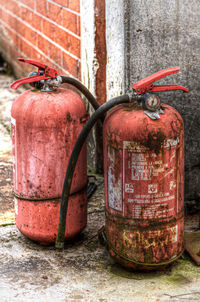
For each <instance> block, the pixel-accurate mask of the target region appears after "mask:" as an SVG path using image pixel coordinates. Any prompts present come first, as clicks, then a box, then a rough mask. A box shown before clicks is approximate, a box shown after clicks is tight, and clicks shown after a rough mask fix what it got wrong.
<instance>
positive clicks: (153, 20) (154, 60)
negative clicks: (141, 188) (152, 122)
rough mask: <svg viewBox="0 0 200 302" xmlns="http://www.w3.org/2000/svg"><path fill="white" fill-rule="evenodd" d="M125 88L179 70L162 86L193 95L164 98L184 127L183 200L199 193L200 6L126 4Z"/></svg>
mask: <svg viewBox="0 0 200 302" xmlns="http://www.w3.org/2000/svg"><path fill="white" fill-rule="evenodd" d="M124 30H125V34H124V36H125V38H124V45H125V51H124V53H125V72H126V74H125V85H124V86H125V87H126V89H127V88H129V87H130V85H132V83H134V82H135V81H138V80H139V79H142V78H143V77H146V76H147V75H150V74H152V73H154V72H156V71H158V70H161V69H164V68H167V67H172V66H179V67H180V70H181V72H180V73H179V74H176V75H173V76H168V77H167V78H165V79H164V80H163V81H160V83H166V84H167V83H168V84H170V83H172V84H175V83H179V84H182V85H183V86H186V87H188V88H189V90H190V93H189V94H184V93H182V92H169V93H162V95H161V94H160V96H162V101H163V102H166V103H168V104H171V105H172V106H174V107H175V108H176V109H177V110H178V111H179V112H180V113H181V114H182V117H183V119H184V122H185V172H186V173H185V182H186V186H185V195H186V199H188V200H189V199H194V198H199V197H200V195H199V192H200V79H199V72H200V2H199V0H168V1H166V0H153V1H152V0H135V1H129V0H124Z"/></svg>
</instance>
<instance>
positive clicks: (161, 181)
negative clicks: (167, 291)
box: [104, 67, 188, 269]
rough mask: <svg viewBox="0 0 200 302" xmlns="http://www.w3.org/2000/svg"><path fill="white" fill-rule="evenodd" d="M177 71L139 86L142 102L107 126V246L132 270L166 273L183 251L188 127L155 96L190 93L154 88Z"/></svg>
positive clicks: (120, 110)
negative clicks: (165, 269)
mask: <svg viewBox="0 0 200 302" xmlns="http://www.w3.org/2000/svg"><path fill="white" fill-rule="evenodd" d="M178 71H179V68H178V67H174V68H169V69H166V70H163V71H160V72H158V73H155V74H153V75H151V76H149V77H147V78H145V79H143V80H141V81H139V82H137V83H135V84H134V85H133V90H134V91H135V92H136V93H137V95H142V96H143V100H142V102H139V103H138V102H135V103H132V104H130V105H123V106H118V107H117V108H115V109H114V110H112V111H111V112H110V113H109V114H108V116H107V117H106V120H105V123H104V168H105V202H106V226H105V232H106V238H107V244H108V249H109V252H110V254H111V256H113V257H114V258H115V259H116V260H117V261H119V262H120V263H122V264H123V265H124V266H127V267H129V268H135V269H154V268H159V267H163V266H164V265H167V264H169V263H170V262H173V261H174V260H176V259H177V258H178V257H180V255H181V254H182V251H183V244H184V125H183V120H182V118H181V116H180V114H179V113H178V112H177V111H176V110H175V109H174V108H172V107H170V106H168V105H165V104H161V102H160V98H159V97H158V95H156V94H153V93H154V92H157V91H167V90H177V89H180V90H183V91H185V92H187V91H188V89H186V88H184V87H182V86H179V85H159V86H156V85H154V82H155V81H157V80H159V79H161V78H163V77H165V76H167V75H170V74H173V73H176V72H178Z"/></svg>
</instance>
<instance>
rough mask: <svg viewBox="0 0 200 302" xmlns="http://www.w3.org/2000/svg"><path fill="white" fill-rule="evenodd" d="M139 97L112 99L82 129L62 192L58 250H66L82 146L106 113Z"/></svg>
mask: <svg viewBox="0 0 200 302" xmlns="http://www.w3.org/2000/svg"><path fill="white" fill-rule="evenodd" d="M137 99H138V97H137V96H133V95H129V94H125V95H122V96H119V97H116V98H113V99H111V100H110V101H108V102H107V103H105V104H103V105H102V106H100V107H99V108H98V109H97V110H96V111H95V112H94V113H93V115H92V116H91V118H90V119H89V120H88V121H87V123H86V125H85V126H84V128H83V129H82V131H81V133H80V135H79V137H78V139H77V141H76V144H75V146H74V148H73V151H72V154H71V157H70V159H69V163H68V167H67V171H66V175H65V181H64V185H63V191H62V199H61V204H60V217H59V227H58V233H57V238H56V244H55V246H56V248H58V249H62V248H64V241H65V227H66V215H67V209H68V202H69V195H70V188H71V183H72V178H73V174H74V170H75V167H76V163H77V160H78V157H79V154H80V152H81V149H82V146H83V144H84V142H85V140H86V138H87V136H88V134H89V132H90V130H91V129H92V127H93V126H94V124H95V123H96V122H97V120H98V119H100V118H102V117H103V116H104V115H105V113H106V112H107V111H108V110H109V109H111V108H112V107H114V106H116V105H119V104H123V103H129V102H130V101H132V100H137Z"/></svg>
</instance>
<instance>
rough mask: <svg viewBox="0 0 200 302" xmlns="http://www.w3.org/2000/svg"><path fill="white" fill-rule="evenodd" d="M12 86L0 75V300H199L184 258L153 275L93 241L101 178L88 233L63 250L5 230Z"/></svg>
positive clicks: (199, 279) (195, 270) (100, 214)
mask: <svg viewBox="0 0 200 302" xmlns="http://www.w3.org/2000/svg"><path fill="white" fill-rule="evenodd" d="M10 82H12V78H11V77H8V76H0V87H1V88H0V121H1V122H0V146H1V150H0V160H1V161H0V170H1V174H0V188H1V191H0V222H1V227H0V301H1V302H10V301H11V302H12V301H17V302H21V301H22V302H23V301H34V302H37V301H38V302H39V301H44V302H45V301H58V302H60V301H66V302H72V301H73V302H75V301H80V302H85V301H92V302H93V301H99V302H100V301H101V302H103V301H104V302H112V301H113V302H114V301H122V302H129V301H130V302H132V301H136V302H140V301H142V302H145V301H148V302H149V301H155V302H160V301H161V302H162V301H171V302H175V301H191V302H192V301H200V268H199V267H197V266H195V264H194V263H193V262H192V261H191V260H190V258H189V257H188V255H187V254H184V255H183V257H182V258H180V259H179V260H178V261H176V262H175V263H174V264H173V265H171V266H170V267H169V268H168V269H166V270H164V271H161V272H151V273H141V272H129V271H126V270H125V269H123V268H122V267H120V266H119V265H118V264H116V263H115V262H114V261H113V260H112V259H111V258H110V257H109V255H108V253H107V251H106V250H105V248H104V247H102V246H101V245H100V244H99V242H98V238H97V231H98V229H99V228H100V227H101V226H102V225H103V224H104V211H103V209H104V195H103V194H104V193H103V184H102V181H103V178H101V177H99V178H98V182H99V186H98V190H97V191H96V192H95V194H94V195H93V196H92V198H91V199H90V201H89V205H88V225H87V228H86V229H85V230H84V232H83V233H82V234H81V235H80V236H79V237H78V238H76V240H74V241H72V242H68V243H66V245H65V249H64V250H63V251H57V250H56V249H55V248H54V246H49V247H44V246H40V245H38V244H37V243H35V242H32V241H30V240H29V239H27V238H25V237H24V236H23V235H22V234H21V233H20V232H19V231H18V230H17V228H16V226H15V225H7V224H8V223H9V222H11V223H12V222H14V220H13V217H14V209H13V201H12V163H11V143H10V135H9V128H10V118H9V117H10V106H11V104H12V101H13V99H14V98H15V97H16V95H18V92H13V91H12V90H10V89H9V84H10ZM20 92H21V91H20ZM193 220H194V222H193V223H194V225H193V227H195V223H196V220H195V219H193ZM3 225H4V226H3ZM5 225H6V226H5Z"/></svg>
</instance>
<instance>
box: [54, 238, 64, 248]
mask: <svg viewBox="0 0 200 302" xmlns="http://www.w3.org/2000/svg"><path fill="white" fill-rule="evenodd" d="M64 244H65V243H64V242H62V241H60V240H56V244H55V247H56V249H58V250H62V249H64Z"/></svg>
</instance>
